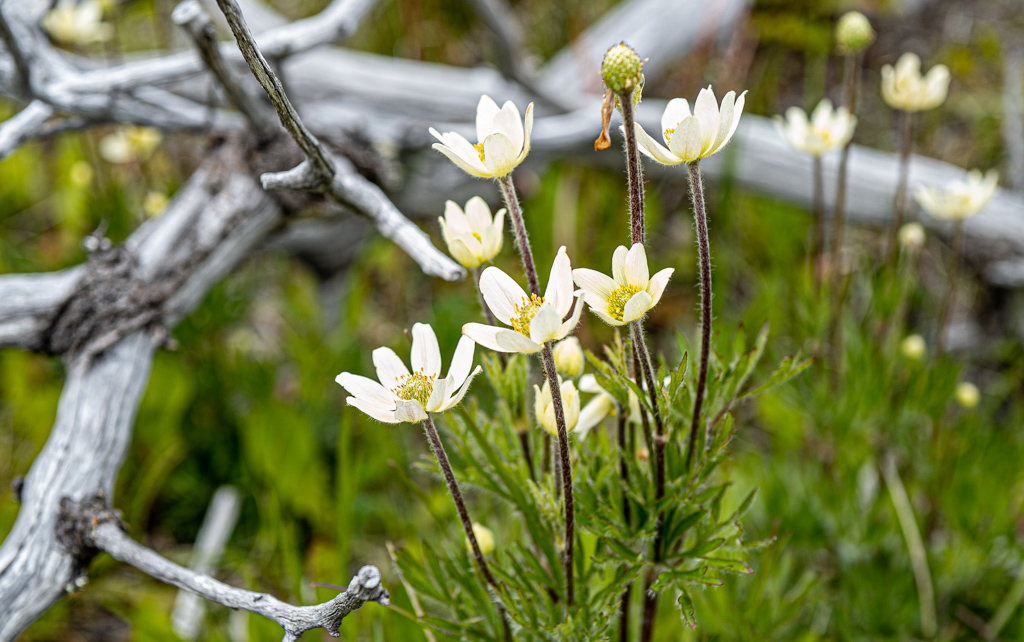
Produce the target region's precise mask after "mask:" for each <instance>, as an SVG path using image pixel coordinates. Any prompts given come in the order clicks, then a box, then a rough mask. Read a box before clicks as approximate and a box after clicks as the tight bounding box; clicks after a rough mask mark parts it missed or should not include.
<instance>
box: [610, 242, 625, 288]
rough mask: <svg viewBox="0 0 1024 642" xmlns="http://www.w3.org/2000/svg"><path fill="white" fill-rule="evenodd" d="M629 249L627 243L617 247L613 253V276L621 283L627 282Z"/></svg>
mask: <svg viewBox="0 0 1024 642" xmlns="http://www.w3.org/2000/svg"><path fill="white" fill-rule="evenodd" d="M628 253H629V250H628V249H627V248H626V246H625V245H620V246H619V247H617V248H615V251H614V252H613V253H612V278H613V279H615V282H616V283H618V284H619V285H625V284H626V254H628Z"/></svg>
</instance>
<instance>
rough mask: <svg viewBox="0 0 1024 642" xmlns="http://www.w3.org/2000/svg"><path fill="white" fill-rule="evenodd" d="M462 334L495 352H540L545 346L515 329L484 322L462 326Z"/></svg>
mask: <svg viewBox="0 0 1024 642" xmlns="http://www.w3.org/2000/svg"><path fill="white" fill-rule="evenodd" d="M462 334H464V335H466V336H467V337H469V338H470V339H472V340H473V341H475V342H476V343H478V344H479V345H482V346H483V347H485V348H488V349H490V350H494V351H495V352H518V353H521V354H534V353H535V352H540V351H541V348H543V347H544V346H541V345H539V344H536V343H534V342H533V341H531V340H530V339H529V338H528V337H524V336H523V335H521V334H519V333H518V332H515V331H514V330H507V329H505V328H497V327H495V326H492V325H484V324H483V323H467V324H466V325H464V326H462Z"/></svg>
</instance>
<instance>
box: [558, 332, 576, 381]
mask: <svg viewBox="0 0 1024 642" xmlns="http://www.w3.org/2000/svg"><path fill="white" fill-rule="evenodd" d="M552 351H553V353H554V356H555V370H557V371H558V374H559V375H561V376H563V377H565V378H567V379H575V378H576V377H578V376H580V375H581V374H583V346H581V345H580V340H579V339H577V338H576V337H568V338H566V339H563V340H561V341H559V342H558V343H556V344H555V346H554V348H553V350H552Z"/></svg>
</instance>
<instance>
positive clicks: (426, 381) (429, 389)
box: [391, 369, 434, 408]
mask: <svg viewBox="0 0 1024 642" xmlns="http://www.w3.org/2000/svg"><path fill="white" fill-rule="evenodd" d="M398 381H399V383H398V385H397V386H396V387H395V388H393V389H392V390H391V392H393V393H395V396H397V397H398V398H399V399H404V400H405V401H418V402H420V405H421V406H423V407H424V408H426V407H427V401H428V400H429V399H430V395H431V394H432V393H433V392H434V377H432V376H430V375H428V374H425V373H424V372H423V370H422V369H420V370H417V371H416V372H415V373H413V374H407V375H402V377H401V378H400V379H399V380H398Z"/></svg>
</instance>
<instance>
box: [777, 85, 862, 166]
mask: <svg viewBox="0 0 1024 642" xmlns="http://www.w3.org/2000/svg"><path fill="white" fill-rule="evenodd" d="M775 122H776V124H777V125H778V126H779V130H780V131H782V135H783V136H785V137H786V140H787V141H789V144H790V145H792V146H793V148H794V149H796V150H797V151H801V152H804V153H805V154H810V155H811V156H815V157H817V156H821V155H822V154H824V153H825V152H829V151H832V150H834V149H842V148H844V147H846V145H847V143H849V142H850V139H852V138H853V130H854V129H856V128H857V117H856V116H854V115H852V114H851V113H850V112H849V110H847V109H846V107H840V108H839V109H833V108H832V101H831V100H829V99H828V98H826V99H824V100H822V101H821V102H820V103H818V106H817V107H816V108H815V109H814V113H813V114H811V118H810V120H809V121H808V119H807V113H806V112H805V111H804V110H802V109H800V108H799V107H790V108H789V109H788V110H786V120H785V121H783V120H782V119H781V118H779V117H778V116H776V118H775Z"/></svg>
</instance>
